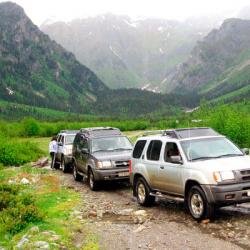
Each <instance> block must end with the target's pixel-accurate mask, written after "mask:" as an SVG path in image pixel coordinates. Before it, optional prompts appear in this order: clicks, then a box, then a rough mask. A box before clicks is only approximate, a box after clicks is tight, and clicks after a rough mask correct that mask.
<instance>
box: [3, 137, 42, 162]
mask: <svg viewBox="0 0 250 250" xmlns="http://www.w3.org/2000/svg"><path fill="white" fill-rule="evenodd" d="M41 155H42V152H41V150H40V149H39V148H38V147H37V146H36V145H35V144H34V143H30V142H18V141H13V140H10V141H8V142H6V141H5V140H3V139H1V138H0V163H2V164H3V165H5V166H19V165H22V164H25V163H27V162H31V161H34V160H36V159H37V158H38V157H40V156H41Z"/></svg>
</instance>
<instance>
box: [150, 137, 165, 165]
mask: <svg viewBox="0 0 250 250" xmlns="http://www.w3.org/2000/svg"><path fill="white" fill-rule="evenodd" d="M161 147H162V142H161V141H160V140H153V141H151V142H150V144H149V146H148V150H147V159H148V160H151V161H158V160H159V159H160V153H161Z"/></svg>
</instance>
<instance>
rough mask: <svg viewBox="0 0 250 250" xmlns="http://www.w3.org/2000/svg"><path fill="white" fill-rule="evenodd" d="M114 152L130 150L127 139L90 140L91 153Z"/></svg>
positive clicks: (116, 137)
mask: <svg viewBox="0 0 250 250" xmlns="http://www.w3.org/2000/svg"><path fill="white" fill-rule="evenodd" d="M115 150H117V151H118V150H132V145H131V143H130V141H129V140H128V138H127V137H125V136H115V137H102V138H94V139H93V140H92V152H93V153H94V152H98V151H115Z"/></svg>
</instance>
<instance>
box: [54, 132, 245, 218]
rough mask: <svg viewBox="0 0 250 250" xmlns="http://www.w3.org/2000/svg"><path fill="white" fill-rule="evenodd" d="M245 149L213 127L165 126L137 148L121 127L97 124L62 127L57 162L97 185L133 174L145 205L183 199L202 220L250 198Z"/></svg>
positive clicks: (92, 186) (138, 195)
mask: <svg viewBox="0 0 250 250" xmlns="http://www.w3.org/2000/svg"><path fill="white" fill-rule="evenodd" d="M68 136H70V138H71V139H67V137H68ZM72 143H73V146H72ZM67 145H71V146H70V147H69V146H67ZM60 147H62V148H61V149H60ZM132 150H133V151H132ZM248 153H249V152H248ZM246 154H247V153H245V152H242V151H241V150H240V149H239V148H238V147H237V146H236V145H234V144H233V143H232V142H231V141H230V140H228V139H227V138H226V137H225V136H222V135H220V134H218V133H217V132H215V131H214V130H212V129H211V128H189V129H176V130H166V131H162V132H161V133H160V134H159V133H158V134H157V135H148V136H143V137H140V138H138V139H137V141H136V143H135V146H134V148H133V146H132V143H131V142H130V141H129V139H128V138H127V137H126V136H125V135H123V134H122V133H121V131H120V130H119V129H117V128H110V127H96V128H84V129H81V130H79V131H78V132H76V131H61V133H60V134H59V136H58V153H57V155H56V159H57V161H56V162H57V163H60V166H61V168H62V170H63V171H64V172H67V171H68V170H69V169H70V168H72V169H73V176H74V179H75V180H76V181H81V180H82V179H83V178H86V179H87V181H88V184H89V187H90V189H91V190H93V191H94V190H97V189H98V188H99V183H100V182H101V181H114V180H117V181H123V180H125V181H128V180H129V179H130V183H131V185H132V188H133V195H134V196H135V197H136V198H137V201H138V203H139V204H140V205H142V206H148V205H152V204H153V203H154V201H155V198H156V197H158V198H166V199H170V200H176V201H183V202H185V205H186V206H187V208H188V210H189V212H190V214H191V216H192V217H193V218H194V219H196V220H201V219H204V218H211V217H212V216H213V214H214V210H215V208H216V207H221V206H226V205H231V204H237V203H243V202H249V201H250V157H249V156H246Z"/></svg>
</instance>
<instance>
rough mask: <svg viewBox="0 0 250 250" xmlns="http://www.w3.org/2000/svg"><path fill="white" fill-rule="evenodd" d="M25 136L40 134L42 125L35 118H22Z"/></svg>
mask: <svg viewBox="0 0 250 250" xmlns="http://www.w3.org/2000/svg"><path fill="white" fill-rule="evenodd" d="M22 127H23V131H22V134H23V135H24V136H37V135H39V131H40V126H39V123H38V122H37V121H36V120H35V119H33V118H25V119H23V120H22Z"/></svg>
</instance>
